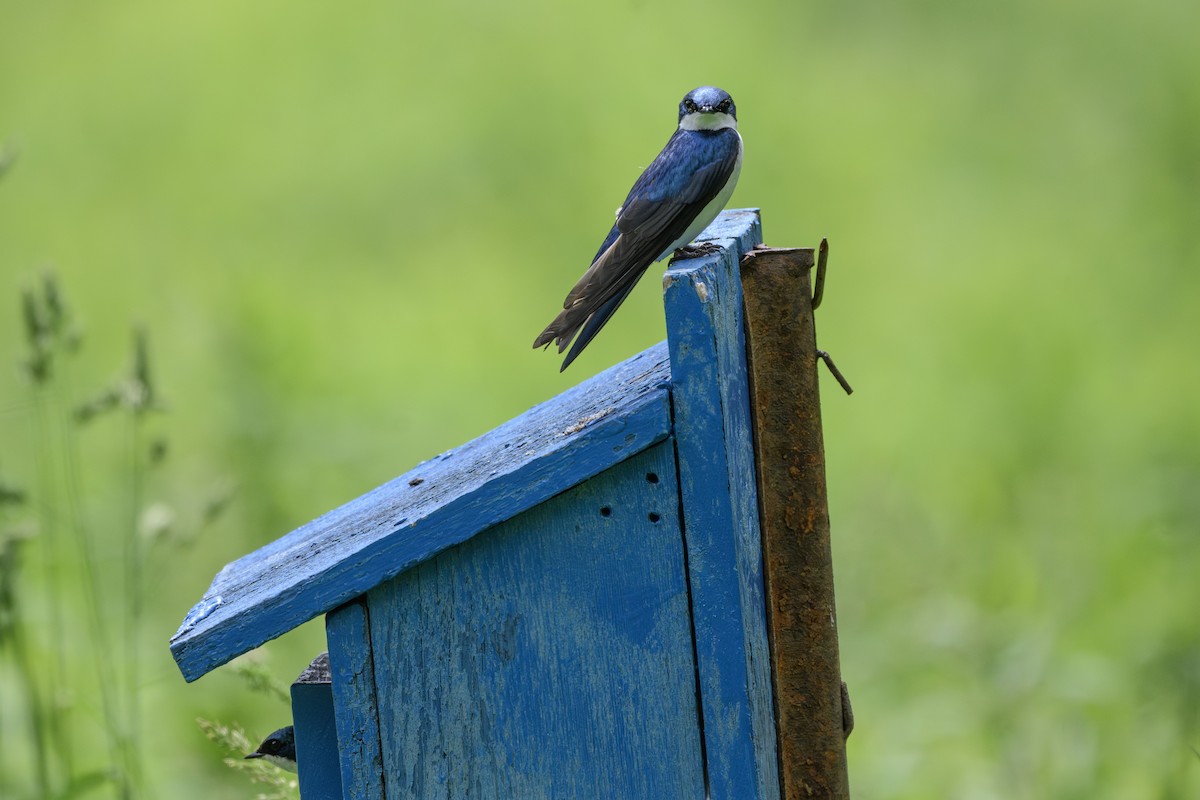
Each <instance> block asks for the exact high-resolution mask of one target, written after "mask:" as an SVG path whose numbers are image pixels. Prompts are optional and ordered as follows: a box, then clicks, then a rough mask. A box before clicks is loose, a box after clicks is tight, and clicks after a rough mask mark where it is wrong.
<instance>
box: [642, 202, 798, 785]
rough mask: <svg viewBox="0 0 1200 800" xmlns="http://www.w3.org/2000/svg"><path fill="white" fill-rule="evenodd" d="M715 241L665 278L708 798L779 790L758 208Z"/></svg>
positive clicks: (728, 224) (729, 219)
mask: <svg viewBox="0 0 1200 800" xmlns="http://www.w3.org/2000/svg"><path fill="white" fill-rule="evenodd" d="M708 236H711V237H712V238H713V239H715V240H716V242H717V243H718V244H720V245H721V246H722V248H723V250H722V252H720V253H717V254H714V255H711V256H706V257H702V258H697V259H692V260H689V261H683V262H679V265H678V266H676V267H675V268H673V269H671V270H670V271H668V273H667V275H666V276H665V278H664V281H663V284H664V304H665V307H666V314H667V331H668V342H669V346H670V351H671V378H672V406H673V410H674V419H675V437H674V441H675V445H676V450H677V453H678V457H679V479H680V496H681V498H682V506H683V525H684V536H685V539H686V542H687V554H688V573H689V578H690V586H691V596H692V618H693V626H694V629H695V641H696V659H697V669H698V673H699V681H700V695H701V699H702V703H701V706H702V712H703V725H704V738H705V744H706V754H707V768H708V780H709V792H710V797H711V798H712V800H747V799H748V798H757V800H768V798H770V799H771V800H775V799H776V798H778V797H779V778H778V764H777V761H776V752H775V728H774V709H773V703H772V695H771V682H770V662H769V659H768V650H767V639H766V630H767V627H766V617H765V613H766V612H765V605H764V601H763V586H762V553H761V541H760V538H759V528H758V505H757V502H758V501H757V496H756V492H755V474H754V450H753V433H752V429H751V427H750V407H749V395H748V389H747V382H746V381H747V377H746V343H745V333H744V329H743V321H742V298H741V282H740V278H739V275H738V263H739V261H740V259H741V256H742V254H744V253H745V252H747V251H748V250H749V249H751V248H752V247H753V246H754V245H755V244H758V243H760V242H761V241H762V233H761V227H760V224H759V221H758V216H757V214H756V213H755V212H753V211H738V212H732V213H729V212H727V213H726V214H725V215H723V216H722V219H721V227H719V228H717V229H716V230H713V229H710V231H709V233H708Z"/></svg>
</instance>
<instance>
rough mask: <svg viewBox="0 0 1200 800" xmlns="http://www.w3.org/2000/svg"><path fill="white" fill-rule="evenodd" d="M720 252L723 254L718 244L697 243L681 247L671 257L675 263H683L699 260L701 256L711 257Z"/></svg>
mask: <svg viewBox="0 0 1200 800" xmlns="http://www.w3.org/2000/svg"><path fill="white" fill-rule="evenodd" d="M719 252H721V245H719V244H717V243H716V242H696V243H694V244H685V245H684V246H683V247H680V248H679V249H678V250H676V251H675V254H674V255H672V256H671V259H672V260H673V261H682V260H684V259H686V258H699V257H700V256H710V255H712V254H713V253H719Z"/></svg>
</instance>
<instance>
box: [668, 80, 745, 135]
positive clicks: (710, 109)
mask: <svg viewBox="0 0 1200 800" xmlns="http://www.w3.org/2000/svg"><path fill="white" fill-rule="evenodd" d="M679 126H680V127H681V128H687V129H689V130H716V129H717V128H736V127H737V106H735V105H734V104H733V98H732V97H730V96H729V92H727V91H725V90H724V89H718V88H717V87H715V86H701V87H700V88H699V89H692V90H691V91H690V92H688V93H687V94H686V95H685V96H684V98H683V102H681V103H680V104H679Z"/></svg>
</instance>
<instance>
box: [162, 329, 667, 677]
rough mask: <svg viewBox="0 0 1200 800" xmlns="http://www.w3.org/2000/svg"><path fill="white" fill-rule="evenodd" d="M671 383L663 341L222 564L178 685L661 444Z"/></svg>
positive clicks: (182, 647)
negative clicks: (184, 679)
mask: <svg viewBox="0 0 1200 800" xmlns="http://www.w3.org/2000/svg"><path fill="white" fill-rule="evenodd" d="M669 383H670V366H669V360H668V355H667V346H666V343H665V342H664V343H660V344H658V345H656V346H655V347H652V348H650V349H649V350H646V351H645V352H643V353H640V354H639V355H636V356H634V357H633V358H630V359H629V360H627V361H625V362H622V363H621V364H618V365H616V366H615V367H612V368H610V369H608V370H606V371H604V372H602V373H600V374H599V375H597V376H595V377H594V378H592V379H590V380H588V381H585V382H584V383H581V384H579V385H578V386H576V387H574V388H573V389H569V390H568V391H566V392H564V393H562V394H560V395H558V396H557V397H555V398H553V399H551V400H548V401H546V402H544V403H542V404H541V405H538V406H535V407H534V408H531V409H530V410H529V411H526V412H525V413H524V414H522V415H520V416H519V417H516V418H514V419H512V420H509V421H508V422H507V423H505V424H504V425H501V426H500V427H498V428H496V429H494V430H492V431H490V432H489V433H486V434H484V435H483V436H480V437H479V438H478V439H475V440H473V441H471V442H468V443H467V444H464V445H463V446H461V447H458V448H456V449H454V450H448V451H446V452H445V453H442V454H441V455H439V456H437V457H435V458H432V459H430V460H428V461H425V462H423V463H421V464H418V465H417V466H416V467H414V468H413V469H411V470H409V471H408V472H406V473H405V474H403V475H401V476H399V477H398V478H395V479H394V480H391V481H389V482H387V483H385V484H383V485H382V486H380V487H378V488H377V489H374V490H373V491H371V492H368V493H367V494H365V495H363V496H362V497H359V498H358V499H356V500H352V501H351V502H349V503H346V504H345V505H344V506H342V507H340V508H337V509H335V510H333V511H330V512H329V513H327V514H325V515H324V516H321V517H318V518H317V519H315V520H313V521H312V522H309V523H308V524H307V525H304V526H302V527H300V528H297V529H296V530H294V531H292V532H291V533H289V534H287V535H286V536H284V537H282V538H280V539H278V540H276V541H274V542H271V543H270V544H268V545H266V546H264V547H262V548H260V549H258V550H256V551H254V552H253V553H250V554H249V555H246V556H244V557H242V558H240V559H238V560H237V561H234V562H233V563H231V564H229V565H227V566H226V567H225V568H224V569H222V570H221V571H220V572H219V573H218V574H217V576H216V578H214V579H213V582H212V586H210V587H209V589H208V591H207V592H206V593H205V594H204V597H203V598H202V599H201V600H200V602H199V603H197V604H196V606H195V607H194V608H193V609H192V610H191V611H190V612H189V613H188V615H187V617H186V618H185V619H184V621H183V624H182V625H181V626H180V628H179V630H178V632H176V634H175V636H174V637H172V639H171V652H172V654H173V655H174V656H175V660H176V662H178V664H179V668H180V670H181V671H182V672H183V675H184V677H185V678H186V679H187V680H189V681H191V680H195V679H196V678H199V677H200V676H202V675H204V674H205V673H207V672H209V671H210V670H212V669H215V668H216V667H218V666H220V665H221V664H224V663H225V662H227V661H229V660H230V659H232V658H234V657H236V656H238V655H240V654H242V653H245V652H247V651H249V650H252V649H253V648H255V647H258V646H259V645H261V644H263V643H264V642H267V641H269V640H271V639H274V638H275V637H276V636H279V635H281V634H283V633H286V632H287V631H289V630H291V629H292V628H295V627H297V626H298V625H300V624H302V623H304V622H307V621H308V620H310V619H312V618H313V617H316V616H318V615H320V614H324V613H326V612H328V611H331V610H332V609H334V608H336V607H338V606H339V605H341V604H343V603H346V602H348V601H350V600H352V599H354V598H355V597H358V596H359V595H361V594H363V593H364V592H366V591H368V590H369V589H371V588H372V587H374V586H376V585H378V584H380V583H382V582H383V581H386V580H388V579H390V578H393V577H395V576H396V575H398V574H400V573H402V572H404V571H405V570H408V569H411V568H412V567H414V566H416V565H417V564H420V563H421V562H423V561H426V560H428V559H430V558H433V557H434V556H435V555H437V554H438V553H440V552H441V551H443V550H445V549H446V548H449V547H453V546H454V545H457V544H460V543H462V542H463V541H465V540H467V539H470V538H471V537H472V536H474V535H475V534H477V533H479V532H480V531H482V530H484V529H486V528H488V527H490V526H492V525H495V524H496V523H499V522H502V521H504V520H506V519H509V518H511V517H513V516H515V515H517V514H519V513H521V512H522V511H525V510H527V509H529V508H531V507H533V506H535V505H537V504H538V503H541V502H542V501H543V500H547V499H549V498H550V497H553V496H554V495H556V494H558V493H560V492H562V491H565V490H566V489H569V488H570V487H572V486H574V485H576V484H578V483H580V482H582V481H584V480H587V479H588V478H590V477H592V476H594V475H596V474H598V473H600V472H602V471H603V470H605V469H607V468H608V467H610V466H612V465H614V464H616V463H618V462H620V461H623V460H624V459H626V458H629V457H630V456H632V455H634V454H636V453H639V452H641V451H642V450H644V449H646V448H647V447H649V446H650V445H652V444H655V443H656V442H659V441H661V440H663V439H665V438H666V437H667V435H668V434H669V432H670V429H671V415H670V408H669V404H670V398H669V396H668V394H669Z"/></svg>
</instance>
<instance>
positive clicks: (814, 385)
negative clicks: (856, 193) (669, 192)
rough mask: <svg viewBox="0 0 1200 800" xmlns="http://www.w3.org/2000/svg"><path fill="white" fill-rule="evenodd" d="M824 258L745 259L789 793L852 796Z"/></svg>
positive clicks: (778, 708) (782, 754)
mask: <svg viewBox="0 0 1200 800" xmlns="http://www.w3.org/2000/svg"><path fill="white" fill-rule="evenodd" d="M817 252H823V253H824V254H825V255H824V258H823V259H821V258H814V256H815V255H816V253H817ZM827 254H828V247H827V246H825V247H823V248H821V250H820V251H814V250H813V249H811V248H805V249H797V248H788V249H774V248H763V249H756V250H753V251H751V252H750V253H748V254H747V255H746V257H745V258H744V259H743V260H742V264H741V271H742V287H743V296H744V302H745V309H746V333H747V335H746V341H747V350H748V361H749V367H750V407H751V414H752V415H753V421H754V440H755V441H754V449H755V461H756V465H757V470H758V474H757V481H758V502H759V516H760V521H761V527H762V535H763V562H764V567H765V569H764V573H765V580H766V592H767V608H768V612H769V616H770V626H769V630H770V647H771V669H772V681H773V683H774V696H775V712H776V730H777V733H778V742H779V768H780V770H779V772H780V786H781V790H782V796H783V798H784V800H800V798H811V797H820V798H836V799H837V800H848V798H849V796H850V790H849V779H848V776H847V768H846V746H845V741H846V736H847V735H848V734H849V730H850V728H851V727H852V726H853V722H852V717H851V715H850V713H849V702H848V700H849V698H848V696H847V694H846V691H845V688H844V684H843V683H842V679H841V667H840V663H839V653H838V639H837V622H836V620H837V617H836V614H835V604H834V591H833V560H832V554H831V550H830V532H829V531H830V529H829V503H828V496H827V491H826V486H825V445H824V440H823V436H822V432H821V404H820V395H819V392H818V381H817V364H816V362H817V360H818V358H820V359H821V360H823V361H825V362H826V365H827V366H829V367H830V371H831V372H834V376H835V377H838V376H839V373H837V371H836V369H834V368H833V366H832V363H831V362H830V361H829V360H827V359H828V357H827V356H822V354H821V353H820V351H818V350H817V347H816V328H815V324H814V320H813V307H814V305H815V304H816V303H817V302H819V300H820V294H821V292H822V291H823V274H824V273H823V270H821V269H820V267H819V265H820V263H821V261H822V260H827V258H828V255H827ZM814 263H816V264H817V265H818V267H819V268H818V278H817V280H818V286H817V291H816V293H814V292H813V291H812V287H811V286H810V280H809V274H810V272H811V271H812V267H813V266H814ZM840 382H843V384H844V381H840Z"/></svg>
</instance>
